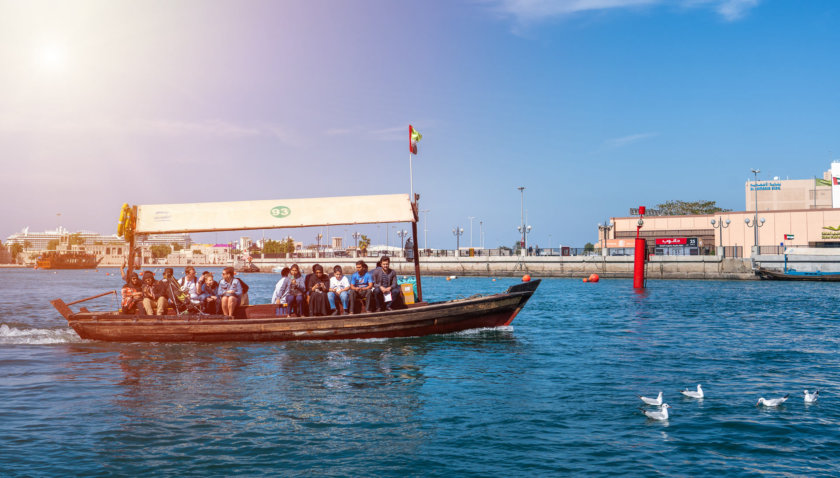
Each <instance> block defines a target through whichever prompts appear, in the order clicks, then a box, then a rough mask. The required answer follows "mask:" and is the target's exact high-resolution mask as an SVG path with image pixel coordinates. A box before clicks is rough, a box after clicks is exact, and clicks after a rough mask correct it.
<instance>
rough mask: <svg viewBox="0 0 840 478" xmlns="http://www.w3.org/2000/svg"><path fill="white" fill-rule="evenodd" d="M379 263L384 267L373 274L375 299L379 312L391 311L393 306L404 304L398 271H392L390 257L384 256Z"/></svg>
mask: <svg viewBox="0 0 840 478" xmlns="http://www.w3.org/2000/svg"><path fill="white" fill-rule="evenodd" d="M379 262H380V263H381V265H382V267H381V268H379V269H376V270H374V271H373V273H372V274H371V276H372V279H373V297H374V300H375V301H376V308H377V309H378V310H380V311H383V310H391V309H392V306H393V305H395V304H402V301H401V300H400V299H401V297H400V288H399V287H398V286H397V271H395V270H393V269H391V259H390V258H389V257H388V256H383V257H382V259H380V261H379Z"/></svg>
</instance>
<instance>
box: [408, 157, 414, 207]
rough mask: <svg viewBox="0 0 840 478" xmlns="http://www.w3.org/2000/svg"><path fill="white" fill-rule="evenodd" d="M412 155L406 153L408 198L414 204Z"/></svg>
mask: <svg viewBox="0 0 840 478" xmlns="http://www.w3.org/2000/svg"><path fill="white" fill-rule="evenodd" d="M411 156H412V154H411V152H409V153H408V182H409V183H410V184H411V196H409V198H410V200H411V202H414V166H413V163H412V158H411Z"/></svg>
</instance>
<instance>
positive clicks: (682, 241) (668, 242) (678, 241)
mask: <svg viewBox="0 0 840 478" xmlns="http://www.w3.org/2000/svg"><path fill="white" fill-rule="evenodd" d="M686 244H688V238H687V237H663V238H660V239H657V240H656V245H657V246H684V245H686Z"/></svg>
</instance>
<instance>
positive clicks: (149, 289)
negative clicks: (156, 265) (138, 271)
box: [143, 271, 167, 315]
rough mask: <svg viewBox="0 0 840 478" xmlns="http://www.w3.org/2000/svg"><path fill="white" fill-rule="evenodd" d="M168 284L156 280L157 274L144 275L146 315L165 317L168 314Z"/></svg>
mask: <svg viewBox="0 0 840 478" xmlns="http://www.w3.org/2000/svg"><path fill="white" fill-rule="evenodd" d="M166 298H167V293H166V283H165V282H162V281H158V280H155V273H154V272H152V271H146V272H144V273H143V308H144V309H145V310H146V315H163V314H165V313H166Z"/></svg>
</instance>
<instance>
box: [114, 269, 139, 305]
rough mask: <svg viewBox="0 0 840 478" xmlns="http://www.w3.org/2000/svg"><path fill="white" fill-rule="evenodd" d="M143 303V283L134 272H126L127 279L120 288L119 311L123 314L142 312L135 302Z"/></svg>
mask: <svg viewBox="0 0 840 478" xmlns="http://www.w3.org/2000/svg"><path fill="white" fill-rule="evenodd" d="M142 303H143V283H142V282H140V277H139V276H138V275H137V273H136V272H129V273H128V281H127V282H126V283H125V285H124V286H123V288H122V303H121V306H120V311H121V312H122V313H123V314H142V313H143V311H142V309H139V308H138V307H137V304H142Z"/></svg>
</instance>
